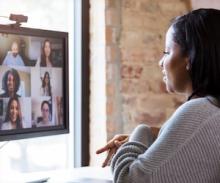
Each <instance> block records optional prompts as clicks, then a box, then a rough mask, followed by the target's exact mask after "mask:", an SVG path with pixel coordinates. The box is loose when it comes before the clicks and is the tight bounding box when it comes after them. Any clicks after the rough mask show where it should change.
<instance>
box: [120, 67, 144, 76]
mask: <svg viewBox="0 0 220 183" xmlns="http://www.w3.org/2000/svg"><path fill="white" fill-rule="evenodd" d="M142 71H143V67H142V66H133V65H130V66H129V65H123V66H122V68H121V77H122V78H127V79H131V78H135V79H138V78H140V77H141V73H142Z"/></svg>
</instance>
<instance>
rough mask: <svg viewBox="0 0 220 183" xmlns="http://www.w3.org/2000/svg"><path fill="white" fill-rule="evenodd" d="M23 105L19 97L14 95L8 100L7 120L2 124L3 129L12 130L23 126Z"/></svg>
mask: <svg viewBox="0 0 220 183" xmlns="http://www.w3.org/2000/svg"><path fill="white" fill-rule="evenodd" d="M22 126H23V125H22V115H21V106H20V102H19V99H18V98H17V97H12V98H10V99H9V101H8V106H7V109H6V116H5V121H4V123H3V124H2V127H1V129H2V130H12V129H21V128H22Z"/></svg>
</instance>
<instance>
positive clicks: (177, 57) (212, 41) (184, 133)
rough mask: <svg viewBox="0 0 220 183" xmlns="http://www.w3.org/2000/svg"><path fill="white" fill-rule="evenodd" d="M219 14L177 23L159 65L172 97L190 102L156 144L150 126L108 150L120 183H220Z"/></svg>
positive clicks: (202, 13) (197, 13)
mask: <svg viewBox="0 0 220 183" xmlns="http://www.w3.org/2000/svg"><path fill="white" fill-rule="evenodd" d="M219 20H220V10H215V9H198V10H194V11H192V12H189V13H187V14H185V15H182V16H179V17H177V18H175V19H174V20H173V21H172V22H171V25H170V27H169V29H168V31H167V33H166V41H165V50H164V55H163V57H162V58H161V60H160V62H159V65H160V67H161V69H162V73H163V75H164V77H163V80H164V82H165V84H166V89H167V91H168V92H170V93H178V94H182V95H185V97H186V102H185V103H184V104H182V105H181V106H180V107H179V108H178V109H177V110H176V111H175V112H174V113H173V115H172V116H171V117H170V118H169V119H168V120H167V121H166V122H165V123H164V125H163V126H162V128H161V129H160V132H159V134H158V136H157V138H156V139H155V138H154V136H153V134H152V129H151V128H150V127H149V126H147V125H144V124H143V125H139V126H137V127H136V128H135V129H134V130H133V132H132V133H131V134H130V135H126V134H124V135H117V136H115V137H114V138H113V139H111V140H110V141H109V142H108V143H107V144H106V145H105V146H104V147H102V148H100V149H99V150H98V151H97V153H102V152H105V151H107V152H108V156H107V158H106V159H105V161H104V163H103V166H106V165H107V164H108V163H109V162H110V160H111V159H112V160H111V169H112V172H113V179H114V182H115V183H148V182H151V183H160V182H163V183H174V182H175V183H176V182H181V183H183V182H184V183H217V182H220V173H219V172H220V135H219V134H220V84H219V81H220V24H219Z"/></svg>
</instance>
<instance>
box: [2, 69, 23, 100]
mask: <svg viewBox="0 0 220 183" xmlns="http://www.w3.org/2000/svg"><path fill="white" fill-rule="evenodd" d="M19 86H20V77H19V74H18V71H17V70H15V69H10V70H8V71H7V72H6V73H5V74H4V76H3V79H2V89H3V90H4V91H5V92H4V93H2V94H0V97H20V96H19V95H18V94H17V91H18V89H19Z"/></svg>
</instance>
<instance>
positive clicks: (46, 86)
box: [41, 72, 51, 96]
mask: <svg viewBox="0 0 220 183" xmlns="http://www.w3.org/2000/svg"><path fill="white" fill-rule="evenodd" d="M41 95H42V96H51V85H50V74H49V72H45V73H44V77H43V78H42V86H41Z"/></svg>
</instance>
